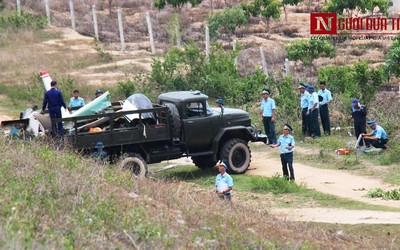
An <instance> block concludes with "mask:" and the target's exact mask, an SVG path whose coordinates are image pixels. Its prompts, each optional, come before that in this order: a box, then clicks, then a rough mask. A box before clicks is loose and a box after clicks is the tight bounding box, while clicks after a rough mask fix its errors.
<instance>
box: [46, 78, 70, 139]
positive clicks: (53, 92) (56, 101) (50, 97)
mask: <svg viewBox="0 0 400 250" xmlns="http://www.w3.org/2000/svg"><path fill="white" fill-rule="evenodd" d="M50 86H51V88H50V89H49V90H48V91H46V93H45V94H44V98H43V106H42V111H41V113H42V114H44V111H45V110H46V107H47V106H48V108H49V115H50V118H51V119H54V118H62V116H61V107H64V108H65V109H66V108H67V105H65V102H64V98H63V96H62V93H61V91H60V90H58V89H57V82H56V81H51V83H50ZM53 131H54V132H55V134H56V135H59V136H62V135H63V134H64V127H63V124H62V122H57V123H56V124H53Z"/></svg>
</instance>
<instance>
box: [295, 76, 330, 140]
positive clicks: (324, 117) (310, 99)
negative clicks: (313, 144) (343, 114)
mask: <svg viewBox="0 0 400 250" xmlns="http://www.w3.org/2000/svg"><path fill="white" fill-rule="evenodd" d="M319 86H320V90H319V91H318V93H317V92H315V88H314V87H313V86H312V85H311V84H310V85H305V84H302V83H300V85H299V87H298V89H299V91H300V93H301V94H300V107H301V120H302V132H303V135H304V136H307V135H309V136H311V137H312V138H315V137H320V136H321V130H320V126H319V119H318V116H320V117H321V123H322V128H323V130H324V134H326V135H330V134H331V125H330V120H329V104H330V103H331V102H332V94H331V91H329V90H328V89H327V88H326V84H325V82H320V84H319Z"/></svg>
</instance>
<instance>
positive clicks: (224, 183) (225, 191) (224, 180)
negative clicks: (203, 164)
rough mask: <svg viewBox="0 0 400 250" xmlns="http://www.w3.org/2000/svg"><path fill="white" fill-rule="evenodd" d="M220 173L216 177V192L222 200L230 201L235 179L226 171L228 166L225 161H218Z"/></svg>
mask: <svg viewBox="0 0 400 250" xmlns="http://www.w3.org/2000/svg"><path fill="white" fill-rule="evenodd" d="M217 166H218V171H219V174H218V175H217V177H216V178H215V192H216V193H217V195H218V197H219V198H220V199H222V200H228V201H230V200H231V199H232V189H233V179H232V177H231V176H230V175H229V174H228V173H227V172H226V170H227V169H228V166H227V165H226V163H225V162H224V161H219V162H218V163H217Z"/></svg>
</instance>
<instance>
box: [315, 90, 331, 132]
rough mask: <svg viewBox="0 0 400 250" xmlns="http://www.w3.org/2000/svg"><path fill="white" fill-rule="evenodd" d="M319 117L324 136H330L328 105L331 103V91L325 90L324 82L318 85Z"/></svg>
mask: <svg viewBox="0 0 400 250" xmlns="http://www.w3.org/2000/svg"><path fill="white" fill-rule="evenodd" d="M319 87H320V90H319V91H318V98H319V100H320V101H319V115H320V117H321V123H322V128H323V130H324V134H325V135H330V134H331V122H330V120H329V103H330V102H331V101H332V94H331V91H329V90H328V89H326V86H325V82H320V83H319Z"/></svg>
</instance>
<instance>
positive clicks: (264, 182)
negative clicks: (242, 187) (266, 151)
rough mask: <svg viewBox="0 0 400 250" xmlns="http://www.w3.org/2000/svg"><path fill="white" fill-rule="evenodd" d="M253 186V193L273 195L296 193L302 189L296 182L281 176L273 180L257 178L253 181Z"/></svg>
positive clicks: (274, 177)
mask: <svg viewBox="0 0 400 250" xmlns="http://www.w3.org/2000/svg"><path fill="white" fill-rule="evenodd" d="M251 184H252V186H253V187H252V190H253V191H257V192H271V193H273V194H283V193H296V192H299V191H300V189H301V187H300V186H298V185H297V184H296V183H295V182H290V181H288V180H286V179H285V178H281V177H279V176H273V177H272V178H264V177H257V178H256V177H255V178H252V179H251Z"/></svg>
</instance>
